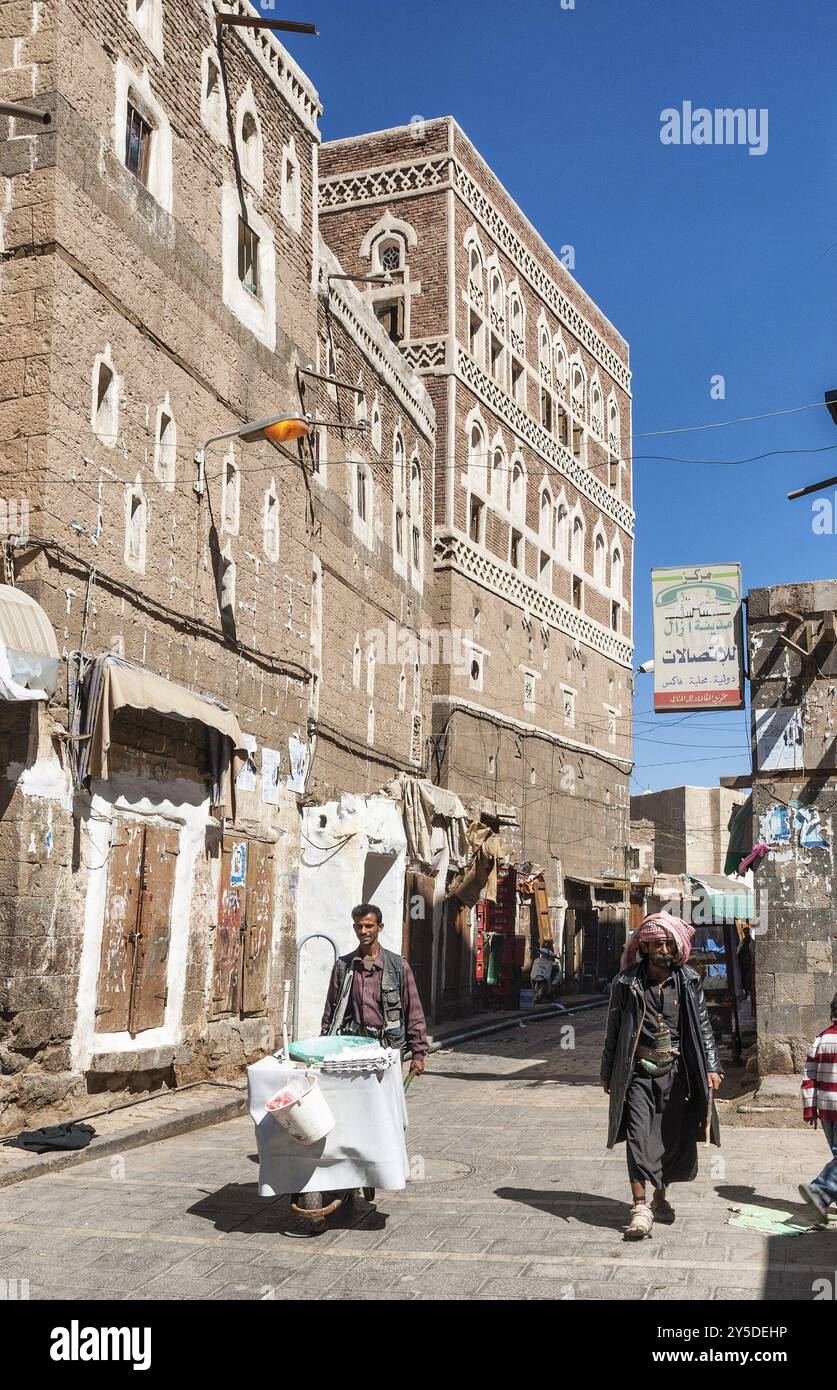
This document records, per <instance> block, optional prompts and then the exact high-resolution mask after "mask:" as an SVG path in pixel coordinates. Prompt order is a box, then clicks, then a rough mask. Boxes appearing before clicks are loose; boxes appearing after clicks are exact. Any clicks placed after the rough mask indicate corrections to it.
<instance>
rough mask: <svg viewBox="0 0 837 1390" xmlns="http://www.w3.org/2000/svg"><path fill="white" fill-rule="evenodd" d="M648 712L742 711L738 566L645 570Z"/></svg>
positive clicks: (739, 574)
mask: <svg viewBox="0 0 837 1390" xmlns="http://www.w3.org/2000/svg"><path fill="white" fill-rule="evenodd" d="M651 594H652V605H653V614H654V710H655V712H660V713H665V712H667V711H675V710H676V711H679V710H690V709H743V708H744V656H743V650H742V623H741V566H740V565H739V564H728V565H692V566H681V567H680V568H678V569H655V570H652V571H651Z"/></svg>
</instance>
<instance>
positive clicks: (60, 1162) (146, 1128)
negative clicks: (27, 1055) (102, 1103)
mask: <svg viewBox="0 0 837 1390" xmlns="http://www.w3.org/2000/svg"><path fill="white" fill-rule="evenodd" d="M174 1095H176V1092H170V1093H169V1096H170V1097H171V1098H173V1097H174ZM138 1103H139V1104H141V1103H142V1102H138ZM246 1110H247V1092H246V1089H242V1091H241V1095H240V1096H228V1097H225V1098H224V1099H223V1100H217V1101H208V1102H204V1103H203V1104H202V1105H200V1106H196V1107H195V1108H194V1109H193V1110H191V1111H186V1112H184V1113H181V1114H179V1115H171V1116H170V1117H168V1118H160V1119H156V1120H152V1121H151V1122H150V1123H149V1122H148V1121H147V1120H146V1121H144V1122H137V1123H136V1124H134V1125H129V1126H128V1127H127V1128H126V1129H122V1130H117V1131H116V1132H114V1133H113V1134H103V1135H101V1136H97V1137H96V1138H94V1139H91V1141H90V1143H89V1144H88V1145H87V1148H85V1149H72V1150H68V1151H66V1152H64V1153H53V1154H36V1155H27V1157H31V1158H32V1162H31V1163H27V1164H26V1166H25V1167H20V1168H13V1169H10V1170H8V1171H6V1172H3V1170H2V1167H0V1188H2V1187H11V1186H12V1185H13V1184H14V1183H17V1182H25V1181H26V1180H27V1178H42V1177H45V1176H46V1175H47V1174H48V1173H57V1172H60V1171H61V1170H62V1169H64V1168H74V1167H75V1166H76V1164H79V1163H89V1162H91V1161H92V1160H93V1159H94V1158H107V1156H108V1155H109V1154H114V1153H122V1152H124V1151H125V1150H126V1149H139V1148H142V1146H143V1145H145V1144H155V1143H156V1142H157V1141H158V1140H160V1139H173V1138H175V1136H176V1135H178V1134H188V1133H189V1132H190V1131H191V1130H193V1129H204V1128H206V1127H207V1126H208V1125H217V1124H220V1123H221V1122H222V1121H223V1120H234V1119H237V1117H238V1116H239V1115H243V1114H245V1113H246ZM83 1120H84V1117H83V1116H82V1121H83ZM12 1152H14V1153H18V1152H22V1153H23V1152H25V1150H20V1151H19V1150H12Z"/></svg>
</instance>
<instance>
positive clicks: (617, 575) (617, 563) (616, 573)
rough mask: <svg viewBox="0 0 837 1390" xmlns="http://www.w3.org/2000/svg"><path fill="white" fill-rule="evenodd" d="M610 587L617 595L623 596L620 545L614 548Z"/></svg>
mask: <svg viewBox="0 0 837 1390" xmlns="http://www.w3.org/2000/svg"><path fill="white" fill-rule="evenodd" d="M610 587H611V589H612V590H613V592H614V593H615V594H619V596H620V597H621V595H622V552H621V550H620V549H619V547H618V545H617V546H614V550H613V559H612V560H611V562H610Z"/></svg>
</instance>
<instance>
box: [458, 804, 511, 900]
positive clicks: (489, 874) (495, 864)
mask: <svg viewBox="0 0 837 1390" xmlns="http://www.w3.org/2000/svg"><path fill="white" fill-rule="evenodd" d="M468 843H469V844H470V846H471V851H472V853H471V858H470V860H469V862H468V864H467V866H466V868H465V869H463V871H462V873H461V874H457V876H456V878H455V879H454V880H453V882H452V883H451V885H450V887H449V888H448V891H447V893H446V895H445V896H446V897H448V898H458V899H459V901H460V902H461V903H463V904H464V906H465V907H473V906H474V904H475V903H477V902H479V901H480V899H481V898H485V900H486V901H487V902H490V903H496V901H497V870H498V869H499V867H500V862H501V860H502V859H503V858H504V857H505V855H507V854H508V853H509V846H508V845H507V844H505V842H504V841H503V840H501V838H500V836H499V835H498V834H497V832H496V831H494V830H492V829H491V827H490V826H489V825H477V824H471V825H470V826H469V827H468Z"/></svg>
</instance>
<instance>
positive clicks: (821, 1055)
mask: <svg viewBox="0 0 837 1390" xmlns="http://www.w3.org/2000/svg"><path fill="white" fill-rule="evenodd" d="M802 1105H803V1110H804V1119H805V1123H806V1125H810V1126H811V1128H812V1129H816V1127H817V1120H819V1121H820V1123H821V1125H822V1130H823V1134H824V1135H825V1142H826V1143H827V1145H828V1147H829V1148H830V1150H831V1159H830V1161H829V1162H828V1163H826V1165H825V1167H824V1168H823V1169H821V1171H820V1172H819V1173H818V1174H817V1176H816V1177H815V1178H812V1179H811V1181H810V1182H809V1183H807V1184H806V1183H802V1184H801V1186H800V1188H799V1191H800V1192H801V1194H802V1196H803V1197H804V1198H805V1201H806V1202H808V1203H810V1205H811V1206H812V1207H813V1208H814V1210H815V1212H816V1213H817V1216H818V1217H819V1218H820V1221H821V1222H822V1223H823V1225H824V1224H825V1223H826V1222H827V1221H828V1208H829V1207H830V1205H831V1203H832V1202H837V994H835V996H834V998H833V999H832V1001H831V1023H830V1024H829V1026H828V1027H827V1028H824V1029H823V1031H822V1032H821V1033H818V1034H817V1036H816V1037H815V1038H814V1041H813V1042H812V1044H811V1051H810V1052H809V1053H808V1058H807V1061H806V1063H805V1074H804V1076H803V1078H802Z"/></svg>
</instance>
